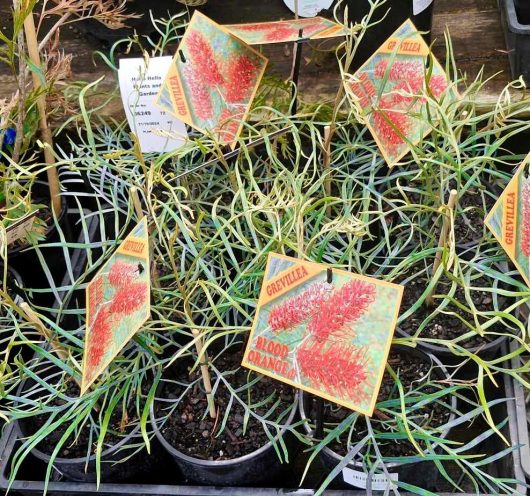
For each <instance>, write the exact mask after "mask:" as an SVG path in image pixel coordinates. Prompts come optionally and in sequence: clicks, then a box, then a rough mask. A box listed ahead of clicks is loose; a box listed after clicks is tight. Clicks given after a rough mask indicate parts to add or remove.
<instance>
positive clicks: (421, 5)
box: [412, 0, 432, 15]
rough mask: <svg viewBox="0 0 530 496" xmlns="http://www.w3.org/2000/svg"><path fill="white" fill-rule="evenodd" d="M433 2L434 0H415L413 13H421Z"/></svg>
mask: <svg viewBox="0 0 530 496" xmlns="http://www.w3.org/2000/svg"><path fill="white" fill-rule="evenodd" d="M431 3H432V0H413V2H412V13H413V14H414V15H418V14H421V13H422V12H423V11H424V10H425V9H426V8H427V7H428V6H429V5H431Z"/></svg>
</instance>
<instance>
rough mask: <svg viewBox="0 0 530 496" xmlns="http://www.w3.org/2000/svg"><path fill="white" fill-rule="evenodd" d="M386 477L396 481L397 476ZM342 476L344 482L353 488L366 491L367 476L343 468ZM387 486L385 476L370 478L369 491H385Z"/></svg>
mask: <svg viewBox="0 0 530 496" xmlns="http://www.w3.org/2000/svg"><path fill="white" fill-rule="evenodd" d="M388 475H390V480H392V481H397V480H398V477H399V476H398V474H396V473H391V474H388ZM342 476H343V477H344V482H346V483H347V484H350V485H352V486H354V487H359V488H361V489H366V488H367V487H368V474H365V473H364V472H359V471H357V470H353V469H351V468H348V467H345V468H343V469H342ZM389 486H390V481H389V479H388V477H387V476H386V475H385V474H374V475H373V476H372V486H371V489H373V490H374V491H385V490H386V489H388V488H389Z"/></svg>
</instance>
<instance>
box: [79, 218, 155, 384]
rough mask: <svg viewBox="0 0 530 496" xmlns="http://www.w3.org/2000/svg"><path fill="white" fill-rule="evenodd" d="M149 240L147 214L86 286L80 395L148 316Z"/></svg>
mask: <svg viewBox="0 0 530 496" xmlns="http://www.w3.org/2000/svg"><path fill="white" fill-rule="evenodd" d="M150 293H151V287H150V277H149V240H148V231H147V220H146V218H145V217H144V218H143V219H142V220H141V221H140V222H139V223H138V225H136V227H135V228H134V229H133V230H132V232H131V233H130V234H129V235H128V236H127V237H126V238H125V239H124V240H123V242H122V243H121V245H120V246H119V247H118V249H117V250H116V252H115V253H114V254H113V255H112V256H111V257H110V258H109V260H108V261H107V263H106V264H105V265H104V266H103V267H102V268H101V270H100V271H99V272H98V273H97V274H96V276H95V277H94V278H93V279H92V281H91V282H90V283H89V284H88V286H87V288H86V312H87V327H86V334H85V349H84V354H83V367H82V369H83V379H82V384H81V394H84V392H85V391H86V390H87V389H88V388H89V387H90V385H91V384H92V383H93V382H94V381H95V380H96V379H97V378H98V377H99V375H100V374H102V373H103V372H104V371H105V370H106V369H107V367H108V366H109V365H110V363H111V362H112V360H113V359H114V358H115V357H116V355H118V353H119V352H120V351H121V350H122V348H123V347H124V346H125V345H126V344H127V343H128V342H129V340H130V339H131V338H132V337H133V336H134V334H135V333H136V332H137V331H138V329H140V327H141V326H142V325H143V323H144V322H145V321H146V320H147V319H148V318H149V315H150V312H151V305H150V297H151V296H150Z"/></svg>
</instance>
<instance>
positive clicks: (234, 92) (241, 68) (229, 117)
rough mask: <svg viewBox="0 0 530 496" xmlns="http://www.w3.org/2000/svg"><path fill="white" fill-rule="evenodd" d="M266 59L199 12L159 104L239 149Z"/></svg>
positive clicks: (193, 20) (164, 87) (178, 50)
mask: <svg viewBox="0 0 530 496" xmlns="http://www.w3.org/2000/svg"><path fill="white" fill-rule="evenodd" d="M267 62H268V60H267V58H265V57H264V56H263V55H261V54H260V53H259V52H258V51H256V50H254V49H253V48H252V47H250V46H249V45H247V44H246V43H245V42H244V41H242V40H241V39H239V38H238V37H237V36H235V35H233V34H232V33H231V32H230V31H229V30H228V29H226V28H225V27H223V26H220V25H219V24H216V23H215V22H213V21H212V20H211V19H209V18H208V17H206V16H205V15H204V14H202V13H200V12H199V11H195V13H194V14H193V17H192V18H191V21H190V23H189V24H188V28H187V29H186V32H185V33H184V36H183V38H182V41H181V42H180V45H179V47H178V49H177V53H176V54H175V57H174V58H173V61H172V62H171V64H170V66H169V70H168V71H167V74H166V77H165V79H164V81H163V83H162V87H161V89H160V91H159V93H158V95H157V97H156V103H157V105H158V106H160V108H162V109H163V110H164V111H166V112H169V113H170V114H172V115H174V116H175V117H176V118H177V119H180V120H181V121H183V122H185V123H186V124H189V125H190V126H192V127H194V128H195V129H197V130H199V131H200V132H202V133H204V134H209V135H213V137H215V138H216V139H217V140H218V141H219V142H220V143H221V144H225V145H230V147H231V148H232V149H234V148H235V146H236V142H237V138H238V137H239V135H240V134H241V131H242V129H243V123H244V121H245V120H246V118H247V116H248V113H249V111H250V105H251V103H252V101H253V100H254V97H255V95H256V92H257V89H258V86H259V83H260V81H261V78H262V77H263V74H264V72H265V67H266V66H267Z"/></svg>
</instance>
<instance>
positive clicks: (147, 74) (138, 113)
mask: <svg viewBox="0 0 530 496" xmlns="http://www.w3.org/2000/svg"><path fill="white" fill-rule="evenodd" d="M172 59H173V57H171V56H167V57H152V58H150V59H149V67H147V69H146V67H145V60H144V59H143V58H134V59H120V69H119V71H118V80H119V83H120V93H121V100H122V102H123V108H124V109H125V114H126V115H127V121H128V122H129V126H130V128H131V131H133V132H134V133H135V134H136V136H137V137H138V140H139V142H140V148H141V149H142V152H144V153H148V152H170V151H173V150H176V149H177V148H180V147H181V146H182V145H183V144H184V142H185V140H186V136H187V133H186V125H185V124H184V123H183V122H182V121H179V120H178V119H176V118H175V117H173V116H171V115H169V114H167V113H166V112H164V111H163V110H161V109H159V108H158V107H157V106H156V105H155V104H154V101H155V97H156V95H157V94H158V91H159V90H160V86H161V85H162V82H163V81H164V79H165V77H166V74H167V71H168V70H169V66H170V65H171V61H172ZM167 133H171V134H170V136H168V135H167Z"/></svg>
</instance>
